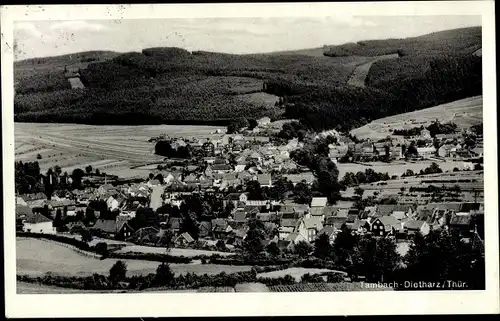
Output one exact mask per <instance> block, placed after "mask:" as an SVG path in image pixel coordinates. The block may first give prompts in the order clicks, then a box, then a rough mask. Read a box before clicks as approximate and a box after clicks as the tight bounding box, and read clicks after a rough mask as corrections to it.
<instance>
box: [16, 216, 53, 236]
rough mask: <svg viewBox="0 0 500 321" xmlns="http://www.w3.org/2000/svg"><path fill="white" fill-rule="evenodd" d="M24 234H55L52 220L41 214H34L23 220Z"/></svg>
mask: <svg viewBox="0 0 500 321" xmlns="http://www.w3.org/2000/svg"><path fill="white" fill-rule="evenodd" d="M22 224H23V227H22V229H23V232H31V233H43V234H55V233H56V229H55V228H54V226H53V224H52V220H51V219H49V218H48V217H46V216H44V215H42V214H40V213H36V212H35V213H32V214H31V215H29V216H27V217H26V218H25V219H23V220H22Z"/></svg>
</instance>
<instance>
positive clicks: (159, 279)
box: [155, 262, 175, 286]
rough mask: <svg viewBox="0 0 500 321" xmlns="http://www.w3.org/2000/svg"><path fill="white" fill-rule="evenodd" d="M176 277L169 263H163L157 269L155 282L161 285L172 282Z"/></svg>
mask: <svg viewBox="0 0 500 321" xmlns="http://www.w3.org/2000/svg"><path fill="white" fill-rule="evenodd" d="M174 278H175V275H174V272H172V270H171V269H170V266H169V265H168V263H165V262H164V263H162V264H160V265H159V266H158V268H157V269H156V276H155V283H156V284H157V285H159V286H165V285H169V284H172V282H173V280H174Z"/></svg>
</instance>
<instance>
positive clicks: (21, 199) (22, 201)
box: [16, 197, 28, 206]
mask: <svg viewBox="0 0 500 321" xmlns="http://www.w3.org/2000/svg"><path fill="white" fill-rule="evenodd" d="M16 205H22V206H28V203H26V201H25V200H24V199H23V198H22V197H16Z"/></svg>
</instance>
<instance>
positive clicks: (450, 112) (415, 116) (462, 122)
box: [351, 96, 483, 140]
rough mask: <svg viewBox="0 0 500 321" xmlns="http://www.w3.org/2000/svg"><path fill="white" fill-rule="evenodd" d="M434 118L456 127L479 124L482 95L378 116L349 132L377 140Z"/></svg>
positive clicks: (426, 122) (424, 124)
mask: <svg viewBox="0 0 500 321" xmlns="http://www.w3.org/2000/svg"><path fill="white" fill-rule="evenodd" d="M436 119H437V120H439V121H440V122H442V123H446V122H453V123H455V124H456V125H457V126H458V128H469V127H470V126H473V125H477V124H481V123H482V122H483V96H475V97H470V98H465V99H461V100H457V101H454V102H451V103H447V104H443V105H438V106H435V107H431V108H425V109H422V110H417V111H413V112H410V113H404V114H399V115H395V116H390V117H385V118H380V119H377V120H374V121H372V122H371V123H369V124H367V125H365V126H363V127H360V128H356V129H353V130H352V131H351V134H352V135H354V136H356V137H357V138H359V139H365V138H369V139H372V140H378V139H382V138H386V137H387V136H389V135H392V132H391V130H394V129H408V128H412V127H420V126H424V127H426V126H429V125H430V124H431V123H432V122H433V121H436Z"/></svg>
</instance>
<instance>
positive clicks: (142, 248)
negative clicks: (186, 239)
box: [116, 245, 234, 257]
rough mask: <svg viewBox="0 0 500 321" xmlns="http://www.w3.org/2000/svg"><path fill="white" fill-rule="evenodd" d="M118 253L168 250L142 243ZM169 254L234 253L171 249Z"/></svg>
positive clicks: (163, 251) (187, 255)
mask: <svg viewBox="0 0 500 321" xmlns="http://www.w3.org/2000/svg"><path fill="white" fill-rule="evenodd" d="M116 253H160V254H161V253H164V254H166V250H165V248H163V247H150V246H141V245H130V246H126V247H124V248H121V249H120V250H118V251H116ZM168 254H169V255H172V256H185V257H194V256H198V255H208V256H210V255H212V254H218V255H222V256H231V255H234V253H228V252H217V251H205V250H194V249H176V248H173V249H170V250H169V252H168Z"/></svg>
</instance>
